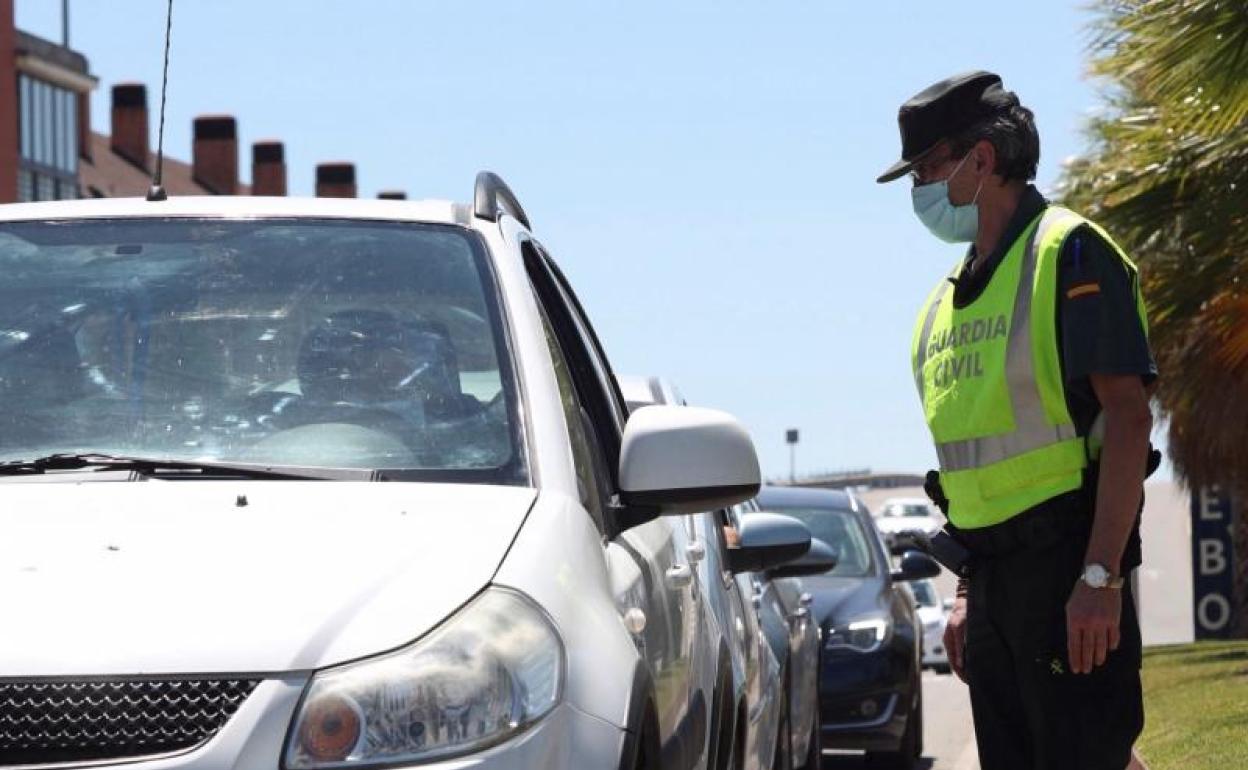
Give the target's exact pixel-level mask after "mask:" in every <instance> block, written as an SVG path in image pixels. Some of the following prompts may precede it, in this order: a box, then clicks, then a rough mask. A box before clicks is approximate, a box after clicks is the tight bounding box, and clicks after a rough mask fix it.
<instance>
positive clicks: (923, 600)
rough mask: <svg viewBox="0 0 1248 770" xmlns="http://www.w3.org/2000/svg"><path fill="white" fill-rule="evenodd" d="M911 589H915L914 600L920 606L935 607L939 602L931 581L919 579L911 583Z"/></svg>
mask: <svg viewBox="0 0 1248 770" xmlns="http://www.w3.org/2000/svg"><path fill="white" fill-rule="evenodd" d="M910 590H911V591H914V600H915V601H916V602H917V603H918V605H919V606H920V607H935V606H936V605H937V604H938V602H937V601H936V592H935V591H934V590H932V584H931V583H928V582H926V581H922V580H919V581H916V582H914V583H911V584H910Z"/></svg>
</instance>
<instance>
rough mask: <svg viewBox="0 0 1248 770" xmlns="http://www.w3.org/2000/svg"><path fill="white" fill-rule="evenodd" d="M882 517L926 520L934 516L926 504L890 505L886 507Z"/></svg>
mask: <svg viewBox="0 0 1248 770" xmlns="http://www.w3.org/2000/svg"><path fill="white" fill-rule="evenodd" d="M882 515H883V516H904V517H907V518H926V517H928V516H931V515H932V511H931V509H930V508H928V507H927V505H926V504H924V503H889V504H888V505H886V506H884V511H883V512H882Z"/></svg>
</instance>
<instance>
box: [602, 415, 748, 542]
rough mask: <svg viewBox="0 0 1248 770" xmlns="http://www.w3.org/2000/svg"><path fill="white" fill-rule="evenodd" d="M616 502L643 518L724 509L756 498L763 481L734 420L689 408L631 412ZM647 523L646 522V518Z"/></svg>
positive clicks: (638, 520)
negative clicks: (618, 496) (636, 512)
mask: <svg viewBox="0 0 1248 770" xmlns="http://www.w3.org/2000/svg"><path fill="white" fill-rule="evenodd" d="M619 471H620V500H621V502H623V503H624V505H625V506H627V507H629V508H633V509H635V510H639V511H640V512H641V515H634V517H633V519H634V520H633V521H631V522H629V524H630V525H631V526H635V525H636V524H639V523H643V522H642V519H645V515H646V514H652V515H650V518H653V516H654V515H679V514H686V513H701V512H704V511H710V510H714V509H716V508H726V507H728V506H731V505H736V504H737V503H741V502H744V501H746V500H749V499H751V498H753V497H754V496H755V495H757V494H758V489H759V486H760V484H761V483H762V477H761V474H760V473H759V469H758V455H757V454H756V453H755V452H754V442H753V441H751V440H750V434H748V433H746V431H745V428H743V427H742V426H741V424H740V423H739V422H737V420H736V418H734V417H732V416H731V415H729V414H726V413H724V412H720V411H716V410H714V409H703V408H700V407H693V406H666V405H658V406H646V407H642V408H641V409H638V410H637V411H635V412H633V413H632V415H631V416H630V417H629V418H628V424H627V425H625V426H624V440H623V442H622V444H621V446H620V468H619ZM645 520H648V519H645Z"/></svg>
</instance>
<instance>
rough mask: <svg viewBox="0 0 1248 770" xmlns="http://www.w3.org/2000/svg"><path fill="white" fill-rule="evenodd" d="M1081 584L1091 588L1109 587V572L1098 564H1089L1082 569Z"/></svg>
mask: <svg viewBox="0 0 1248 770" xmlns="http://www.w3.org/2000/svg"><path fill="white" fill-rule="evenodd" d="M1083 582H1085V583H1087V584H1088V585H1090V586H1092V587H1093V588H1104V587H1105V586H1107V585H1109V570H1107V569H1105V568H1104V567H1102V566H1101V565H1099V564H1089V565H1088V566H1086V567H1084V568H1083Z"/></svg>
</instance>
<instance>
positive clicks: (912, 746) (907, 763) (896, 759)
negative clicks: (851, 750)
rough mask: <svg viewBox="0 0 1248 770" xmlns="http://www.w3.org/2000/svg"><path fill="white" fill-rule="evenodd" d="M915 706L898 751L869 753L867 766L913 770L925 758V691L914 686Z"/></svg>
mask: <svg viewBox="0 0 1248 770" xmlns="http://www.w3.org/2000/svg"><path fill="white" fill-rule="evenodd" d="M913 686H914V690H913V693H914V705H913V707H912V708H911V710H910V714H909V715H908V716H907V717H906V732H905V733H904V734H903V735H902V736H901V745H899V746H898V747H897V750H896V751H873V752H868V753H867V766H868V767H873V768H879V769H880V770H913V768H914V763H915V760H917V759H918V758H919V757H921V756H923V691H922V689H920V686H919V684H918V683H917V682H916V683H915V684H914V685H913Z"/></svg>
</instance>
